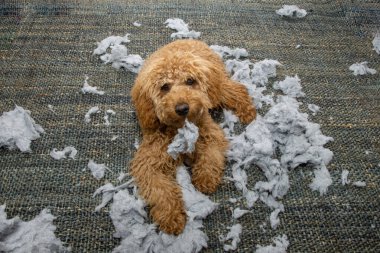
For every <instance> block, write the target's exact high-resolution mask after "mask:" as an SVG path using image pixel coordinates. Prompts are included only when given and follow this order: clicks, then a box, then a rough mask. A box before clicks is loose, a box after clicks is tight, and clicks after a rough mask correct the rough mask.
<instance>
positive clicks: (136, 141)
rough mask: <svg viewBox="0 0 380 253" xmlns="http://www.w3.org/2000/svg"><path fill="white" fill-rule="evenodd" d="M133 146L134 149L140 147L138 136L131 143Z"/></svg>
mask: <svg viewBox="0 0 380 253" xmlns="http://www.w3.org/2000/svg"><path fill="white" fill-rule="evenodd" d="M133 146H134V147H135V149H136V150H137V149H139V147H140V141H139V138H137V137H136V138H135V142H134V143H133Z"/></svg>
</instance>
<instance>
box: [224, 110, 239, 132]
mask: <svg viewBox="0 0 380 253" xmlns="http://www.w3.org/2000/svg"><path fill="white" fill-rule="evenodd" d="M223 115H224V121H223V122H222V123H220V127H221V128H222V129H223V131H224V133H225V134H226V136H230V135H231V134H232V133H234V126H235V123H236V122H238V117H236V115H235V114H233V112H232V111H230V110H226V109H223Z"/></svg>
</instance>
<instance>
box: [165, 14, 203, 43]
mask: <svg viewBox="0 0 380 253" xmlns="http://www.w3.org/2000/svg"><path fill="white" fill-rule="evenodd" d="M165 24H166V27H168V28H170V29H173V30H177V32H175V33H172V34H171V35H170V37H171V38H172V39H184V38H192V39H197V38H199V37H200V36H201V33H200V32H196V31H194V30H192V31H190V30H189V26H188V24H186V23H185V21H183V20H182V19H180V18H169V19H167V20H166V21H165Z"/></svg>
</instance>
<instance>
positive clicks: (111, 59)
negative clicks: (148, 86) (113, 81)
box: [94, 34, 144, 73]
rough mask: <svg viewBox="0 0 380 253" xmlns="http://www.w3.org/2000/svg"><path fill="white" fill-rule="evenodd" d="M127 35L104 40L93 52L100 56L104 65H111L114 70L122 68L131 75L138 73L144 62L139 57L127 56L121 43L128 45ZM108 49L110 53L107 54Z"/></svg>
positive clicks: (125, 48) (126, 51) (125, 49)
mask: <svg viewBox="0 0 380 253" xmlns="http://www.w3.org/2000/svg"><path fill="white" fill-rule="evenodd" d="M128 36H129V35H128V34H127V35H125V36H124V37H120V36H110V37H108V38H105V39H104V40H102V41H101V42H100V43H98V47H97V48H96V49H95V50H94V54H96V55H101V56H100V59H101V60H102V61H103V62H104V64H107V63H112V67H114V68H116V69H120V68H124V69H126V70H129V71H131V72H133V73H138V72H139V71H140V69H141V66H142V65H143V63H144V60H143V59H142V58H141V56H140V55H137V54H128V49H127V47H126V46H125V45H122V44H121V43H128V42H130V40H129V39H128ZM108 48H110V49H111V52H110V53H107V49H108Z"/></svg>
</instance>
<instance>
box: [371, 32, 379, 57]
mask: <svg viewBox="0 0 380 253" xmlns="http://www.w3.org/2000/svg"><path fill="white" fill-rule="evenodd" d="M372 45H373V50H375V51H376V53H377V54H380V33H376V35H375V38H374V39H373V41H372Z"/></svg>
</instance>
